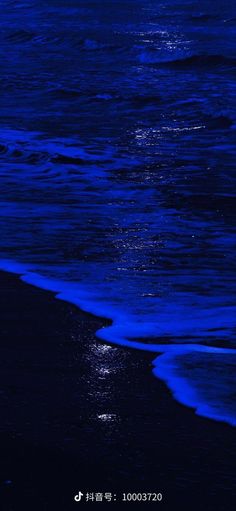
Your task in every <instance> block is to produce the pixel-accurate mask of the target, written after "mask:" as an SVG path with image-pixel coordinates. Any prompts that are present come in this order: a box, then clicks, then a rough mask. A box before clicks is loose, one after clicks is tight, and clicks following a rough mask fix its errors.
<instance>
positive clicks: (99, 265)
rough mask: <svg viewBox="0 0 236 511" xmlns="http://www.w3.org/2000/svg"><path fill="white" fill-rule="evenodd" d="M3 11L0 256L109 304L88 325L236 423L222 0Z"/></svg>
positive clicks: (234, 22) (77, 295) (198, 404)
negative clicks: (148, 357) (103, 322)
mask: <svg viewBox="0 0 236 511" xmlns="http://www.w3.org/2000/svg"><path fill="white" fill-rule="evenodd" d="M0 14H1V15H0V26H1V31H0V62H1V71H0V115H1V118H0V164H1V165H0V184H1V196H0V212H1V219H0V232H1V237H0V251H1V252H0V259H1V262H0V267H1V268H2V269H5V270H8V271H12V272H14V273H17V274H19V275H21V278H22V279H23V280H24V281H26V282H28V283H31V284H34V285H36V286H39V287H42V288H45V289H48V290H52V291H54V292H55V293H56V294H57V296H58V298H61V299H63V300H66V301H69V302H72V303H74V304H76V305H78V306H79V307H80V308H82V309H83V310H84V311H88V312H90V313H92V314H95V315H97V316H101V317H106V318H108V319H110V320H111V321H112V324H111V326H109V327H104V328H102V329H101V330H100V331H99V332H98V333H97V335H98V337H99V338H101V339H102V340H103V341H105V342H106V343H108V345H109V344H115V345H122V346H128V347H134V348H135V349H140V350H141V351H140V357H142V351H143V350H148V351H151V352H153V374H154V375H155V376H157V377H159V378H161V379H162V380H164V381H165V382H166V384H167V386H168V387H169V389H170V390H171V392H172V394H173V396H174V397H175V398H176V399H177V400H178V401H180V402H181V403H183V404H185V405H187V406H191V407H192V408H194V409H195V411H196V413H197V414H199V415H202V416H206V417H210V418H212V419H215V420H219V421H224V422H227V423H229V424H232V425H236V400H235V395H236V383H235V369H236V349H235V348H236V340H235V333H236V329H235V322H236V321H235V320H236V305H235V291H236V259H235V248H236V236H235V187H236V174H235V161H236V150H235V141H236V103H235V99H236V98H235V96H236V81H235V77H236V43H235V41H236V38H235V36H236V5H235V2H234V1H231V0H226V1H225V0H215V1H214V2H213V1H212V0H198V1H197V2H194V1H193V0H182V1H181V2H180V1H179V0H161V1H158V0H125V1H124V0H110V1H108V0H95V1H94V0H93V1H90V0H88V1H84V0H67V1H65V0H40V1H39V0H23V1H21V0H17V1H16V0H2V1H1V2H0ZM42 321H43V318H42ZM157 406H158V403H157Z"/></svg>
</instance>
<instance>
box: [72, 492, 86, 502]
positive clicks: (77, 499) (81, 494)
mask: <svg viewBox="0 0 236 511" xmlns="http://www.w3.org/2000/svg"><path fill="white" fill-rule="evenodd" d="M83 496H84V494H83V493H82V492H81V491H79V492H78V495H75V497H74V500H75V502H80V501H81V499H82V497H83Z"/></svg>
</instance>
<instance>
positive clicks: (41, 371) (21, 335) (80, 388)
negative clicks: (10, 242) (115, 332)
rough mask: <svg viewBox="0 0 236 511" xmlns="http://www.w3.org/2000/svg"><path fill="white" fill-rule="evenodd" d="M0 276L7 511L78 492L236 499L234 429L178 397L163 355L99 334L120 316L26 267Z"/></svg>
mask: <svg viewBox="0 0 236 511" xmlns="http://www.w3.org/2000/svg"><path fill="white" fill-rule="evenodd" d="M0 282H1V295H0V296H1V310H2V322H1V338H2V343H1V344H2V345H1V350H2V353H1V398H2V403H3V406H2V409H3V414H2V422H1V429H0V442H1V448H2V450H1V452H3V453H4V454H3V456H2V462H1V492H0V495H1V498H2V499H3V510H4V511H10V510H13V511H15V510H16V509H17V510H21V509H43V510H49V509H50V510H51V509H54V506H55V509H59V510H63V511H64V510H65V511H67V510H70V509H74V508H75V504H74V503H73V495H74V493H75V492H76V491H77V490H78V489H82V491H83V490H84V491H91V492H93V491H97V492H98V491H108V492H109V491H117V492H119V491H120V492H122V491H131V492H133V491H147V492H148V491H153V492H155V491H161V492H163V495H164V502H163V503H162V505H164V504H165V505H166V507H165V508H166V509H170V510H171V511H172V509H173V504H175V505H178V506H181V507H182V509H183V506H184V505H185V503H186V509H187V508H189V506H191V508H193V499H194V501H196V499H198V498H199V500H200V501H202V503H204V506H205V507H204V510H211V509H217V510H221V509H222V510H223V509H225V508H226V507H225V506H226V502H227V505H228V507H227V509H228V510H229V509H233V508H234V502H233V496H234V495H235V494H234V493H233V492H234V484H235V476H234V474H235V468H236V467H235V460H234V456H233V451H234V448H233V447H235V443H236V439H235V431H234V428H232V427H231V426H229V425H227V424H222V423H217V422H214V421H212V420H208V419H204V418H201V417H198V416H196V415H195V413H194V410H191V409H187V408H185V407H184V406H182V405H180V404H179V403H177V402H176V401H174V398H173V397H172V395H171V393H170V391H168V389H167V388H166V386H165V384H164V383H162V382H161V381H160V380H158V379H156V378H154V377H153V375H152V373H151V366H152V361H153V353H148V352H140V351H135V350H133V349H132V348H125V347H124V348H122V347H120V346H115V345H109V344H108V343H103V342H102V341H100V340H98V339H97V338H96V336H95V331H96V330H98V329H99V328H101V327H102V326H104V325H109V324H110V322H109V321H107V320H105V319H99V318H97V317H94V316H92V315H91V314H89V313H85V312H82V311H81V310H80V309H78V308H77V307H76V306H73V305H71V304H69V303H68V302H63V301H62V300H57V299H55V296H54V295H53V293H52V292H49V291H45V290H41V289H40V288H36V287H35V286H33V285H29V284H26V283H24V282H22V281H21V280H20V279H19V277H18V276H17V275H12V274H9V273H7V272H3V271H1V272H0ZM58 489H60V491H59V494H58ZM203 495H204V500H202V498H203V497H202V496H203ZM113 505H114V504H113ZM21 506H22V507H21ZM27 506H28V507H27ZM37 506H38V507H37ZM60 506H61V507H60ZM230 506H232V507H230ZM184 509H185V508H184Z"/></svg>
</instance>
